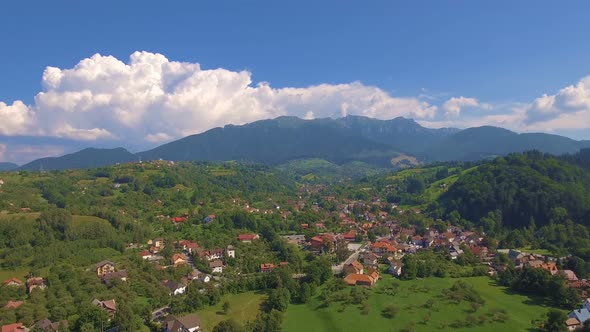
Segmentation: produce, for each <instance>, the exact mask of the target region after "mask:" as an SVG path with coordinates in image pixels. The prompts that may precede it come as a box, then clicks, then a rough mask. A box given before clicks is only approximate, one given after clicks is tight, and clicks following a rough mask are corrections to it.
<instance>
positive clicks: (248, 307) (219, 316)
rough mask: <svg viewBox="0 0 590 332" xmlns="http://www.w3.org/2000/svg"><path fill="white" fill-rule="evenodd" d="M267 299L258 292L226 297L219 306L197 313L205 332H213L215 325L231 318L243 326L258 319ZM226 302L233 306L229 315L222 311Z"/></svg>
mask: <svg viewBox="0 0 590 332" xmlns="http://www.w3.org/2000/svg"><path fill="white" fill-rule="evenodd" d="M265 297H266V295H265V294H259V293H256V292H246V293H241V294H227V295H225V296H224V297H223V298H222V299H221V301H219V303H218V304H217V305H215V306H212V307H208V308H206V309H203V310H199V311H197V314H198V315H199V317H200V318H201V322H202V323H203V331H212V330H213V327H215V325H217V324H218V323H219V322H221V321H222V320H225V319H229V318H230V317H231V318H233V319H235V320H236V321H238V322H240V323H241V324H245V323H246V322H248V321H251V320H254V319H256V316H257V315H258V312H259V311H260V305H261V304H262V302H263V300H264V299H265ZM226 301H227V302H229V304H230V306H231V307H230V310H229V312H228V314H227V315H226V314H224V313H223V309H222V306H223V303H224V302H226Z"/></svg>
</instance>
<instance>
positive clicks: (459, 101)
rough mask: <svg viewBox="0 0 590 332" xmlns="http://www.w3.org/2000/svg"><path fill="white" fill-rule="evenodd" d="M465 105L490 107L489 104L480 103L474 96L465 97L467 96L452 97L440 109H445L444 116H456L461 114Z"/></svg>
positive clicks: (482, 107)
mask: <svg viewBox="0 0 590 332" xmlns="http://www.w3.org/2000/svg"><path fill="white" fill-rule="evenodd" d="M466 107H475V108H481V109H486V110H489V109H491V108H492V106H491V105H490V104H486V103H480V102H479V100H477V99H475V98H467V97H463V96H461V97H453V98H451V99H449V100H447V101H446V102H445V103H444V104H443V105H442V109H443V110H444V111H445V115H446V116H450V117H458V116H459V115H461V111H462V110H463V109H464V108H466Z"/></svg>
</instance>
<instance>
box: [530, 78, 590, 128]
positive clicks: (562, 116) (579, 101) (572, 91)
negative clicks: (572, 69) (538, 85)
mask: <svg viewBox="0 0 590 332" xmlns="http://www.w3.org/2000/svg"><path fill="white" fill-rule="evenodd" d="M525 123H526V124H527V125H530V126H539V125H540V124H544V125H547V126H556V127H558V128H576V129H581V128H590V76H587V77H585V78H583V79H581V80H580V81H579V82H578V83H577V84H575V85H570V86H567V87H565V88H563V89H561V90H559V92H558V93H556V94H554V95H546V94H545V95H543V96H541V97H539V98H537V99H535V101H534V102H533V103H532V104H531V106H530V107H529V108H528V109H527V116H526V120H525Z"/></svg>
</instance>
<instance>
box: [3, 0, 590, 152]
mask: <svg viewBox="0 0 590 332" xmlns="http://www.w3.org/2000/svg"><path fill="white" fill-rule="evenodd" d="M588 12H590V2H588V1H582V0H578V1H576V0H573V1H544V0H534V1H532V0H522V1H513V0H510V1H503V0H499V1H472V0H463V1H460V0H457V1H454V0H453V1H452V0H448V1H441V0H431V1H422V0H412V1H394V0H389V1H362V2H361V1H346V0H344V1H343V0H341V1H303V0H300V1H276V0H274V1H246V0H240V1H223V0H217V1H194V0H193V1H183V0H178V1H172V2H168V3H163V2H161V1H149V0H143V1H134V0H127V1H111V0H105V1H100V2H88V1H79V0H76V1H73V0H72V1H62V0H54V1H28V0H20V1H4V2H2V3H0V45H1V46H0V161H11V162H17V163H24V162H28V161H30V160H33V159H36V158H39V157H43V156H55V155H62V154H64V153H68V152H72V151H74V150H78V149H80V148H83V147H87V146H94V147H117V146H123V147H126V148H128V149H129V150H131V151H140V150H143V149H148V148H151V147H154V146H157V145H159V144H162V143H165V142H168V141H171V140H174V139H178V138H181V137H184V136H186V135H190V134H195V133H200V132H203V131H206V130H208V129H210V128H213V127H218V126H223V125H226V124H244V123H249V122H253V121H257V120H261V119H266V118H274V117H277V116H282V115H293V116H298V117H301V118H306V119H313V118H322V117H341V116H346V115H363V116H369V117H374V118H380V119H391V118H394V117H397V116H404V117H407V118H413V119H415V120H416V121H418V122H419V123H420V124H422V125H424V126H427V127H433V128H439V127H458V128H467V127H474V126H482V125H493V126H500V127H505V128H508V129H511V130H514V131H517V132H548V133H553V134H559V135H564V136H568V137H571V138H574V139H590V76H589V75H590V43H589V42H588V38H589V37H588V36H589V35H588V31H590V20H588V19H587V13H588Z"/></svg>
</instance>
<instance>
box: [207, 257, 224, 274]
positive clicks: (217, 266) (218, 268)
mask: <svg viewBox="0 0 590 332" xmlns="http://www.w3.org/2000/svg"><path fill="white" fill-rule="evenodd" d="M209 267H210V268H211V272H212V273H223V262H222V261H220V260H219V259H217V260H214V261H211V262H209Z"/></svg>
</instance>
